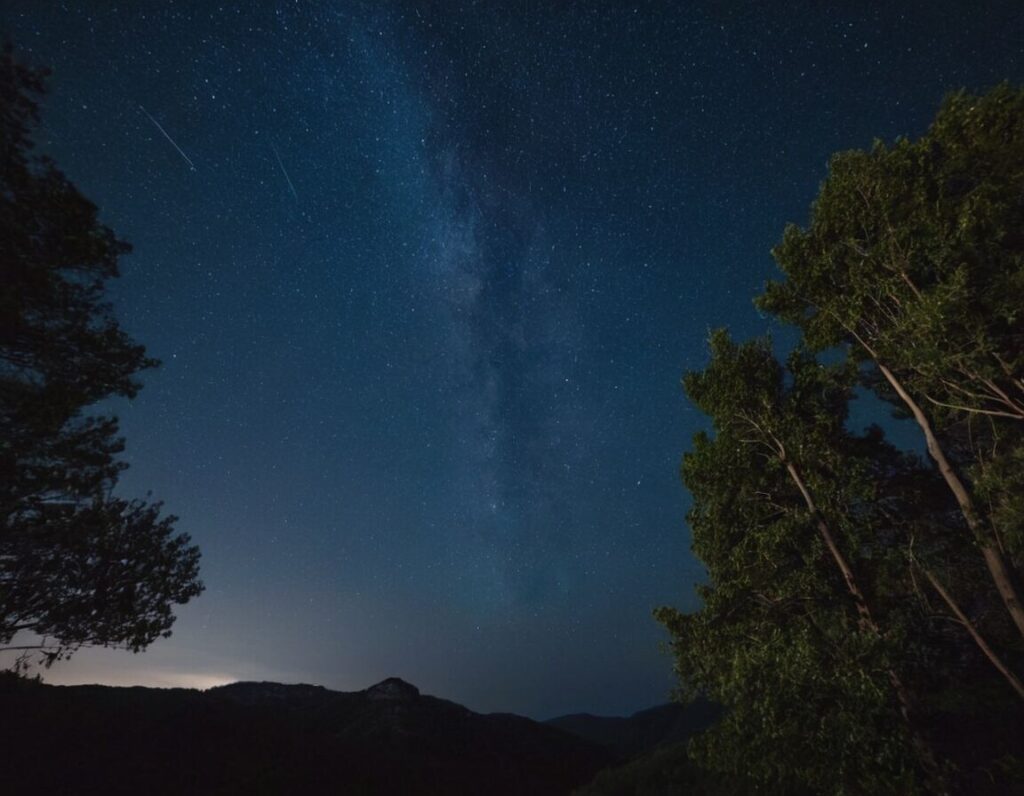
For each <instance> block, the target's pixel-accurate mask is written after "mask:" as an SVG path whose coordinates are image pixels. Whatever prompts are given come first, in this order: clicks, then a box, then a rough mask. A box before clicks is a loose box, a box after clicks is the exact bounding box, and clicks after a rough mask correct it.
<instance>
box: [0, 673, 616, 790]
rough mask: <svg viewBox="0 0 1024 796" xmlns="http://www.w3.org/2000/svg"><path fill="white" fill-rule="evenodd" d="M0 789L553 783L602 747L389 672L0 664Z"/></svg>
mask: <svg viewBox="0 0 1024 796" xmlns="http://www.w3.org/2000/svg"><path fill="white" fill-rule="evenodd" d="M0 715H2V716H3V717H4V720H3V721H0V753H2V757H3V759H4V761H5V762H4V763H3V766H2V772H0V782H2V783H3V786H4V790H5V792H11V793H15V792H22V790H24V792H45V793H103V794H116V793H133V794H135V793H150V794H151V793H188V794H204V793H238V794H243V793H244V794H260V793H307V792H310V793H312V792H327V793H345V794H446V795H454V794H487V795H488V796H497V795H499V794H527V793H528V794H566V793H569V792H570V791H571V790H572V789H574V788H576V787H578V786H581V785H583V784H585V783H586V782H589V781H590V780H591V779H592V778H593V777H594V775H595V773H596V772H597V771H598V770H600V769H601V768H603V767H605V766H606V765H608V764H609V763H610V762H612V759H613V754H612V753H611V752H610V751H609V750H608V749H605V748H602V747H600V746H598V745H596V744H593V743H590V742H588V741H586V740H584V739H582V738H579V737H576V736H574V735H571V734H569V733H567V732H564V731H562V730H560V729H558V728H557V727H554V726H548V725H545V724H541V723H538V722H535V721H532V720H530V719H527V718H523V717H521V716H515V715H511V714H488V715H483V714H479V713H474V712H473V711H471V710H468V709H467V708H464V707H462V706H461V705H457V704H455V703H453V702H448V701H446V700H443V699H437V698H435V697H431V696H423V695H421V694H420V693H419V691H418V690H417V689H416V688H415V687H414V686H412V685H410V684H409V683H406V682H404V681H402V680H399V679H396V678H392V679H388V680H385V681H383V682H381V683H378V684H377V685H375V686H373V687H372V688H368V689H366V690H365V691H357V692H340V691H330V690H328V689H326V688H322V687H319V686H310V685H281V684H279V683H235V684H232V685H227V686H223V687H220V688H214V689H210V690H209V691H193V690H187V689H151V688H138V687H137V688H110V687H105V686H49V685H43V684H39V683H35V682H32V681H24V680H18V679H16V678H14V677H0Z"/></svg>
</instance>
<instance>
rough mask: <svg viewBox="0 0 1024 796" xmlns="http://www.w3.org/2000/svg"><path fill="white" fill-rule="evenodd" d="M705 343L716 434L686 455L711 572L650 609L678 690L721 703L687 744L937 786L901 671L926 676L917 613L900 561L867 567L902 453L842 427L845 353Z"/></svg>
mask: <svg viewBox="0 0 1024 796" xmlns="http://www.w3.org/2000/svg"><path fill="white" fill-rule="evenodd" d="M711 352H712V359H711V363H710V365H709V366H708V368H707V369H706V370H705V371H703V372H700V373H690V374H687V376H686V378H685V379H684V384H685V387H686V391H687V393H688V395H689V396H690V398H691V400H692V401H693V402H694V403H695V404H696V405H697V406H698V407H699V408H700V409H702V410H703V411H704V412H706V413H707V414H708V415H710V417H711V419H712V422H713V427H714V436H713V437H712V436H710V435H708V434H704V433H701V434H698V435H697V436H696V437H695V438H694V446H693V450H692V451H691V452H689V453H687V454H686V456H685V457H684V461H683V468H682V475H683V480H684V482H685V484H686V486H687V487H688V488H689V490H690V491H691V493H692V495H693V506H692V509H691V511H690V513H689V514H688V517H687V519H688V521H689V524H690V527H691V530H692V533H693V549H694V551H695V552H696V553H697V555H698V556H699V558H700V559H701V560H702V561H703V562H704V563H705V564H706V566H707V567H708V574H709V578H710V585H708V586H705V587H702V588H701V589H700V593H701V597H702V598H703V607H702V608H701V610H700V611H698V612H697V613H695V614H691V615H683V614H680V613H678V612H677V611H674V610H672V609H660V610H659V612H658V613H657V616H658V618H659V619H660V620H661V621H662V622H664V623H665V624H666V625H667V627H668V628H669V630H670V633H671V635H672V639H673V641H672V647H673V650H674V652H675V660H676V668H677V672H678V674H679V675H680V678H681V681H682V684H683V687H684V690H686V691H688V692H689V693H691V694H692V693H696V692H704V693H706V694H707V695H708V696H710V697H711V698H712V699H715V700H717V701H719V702H721V703H722V704H723V705H724V706H725V708H726V715H725V718H724V720H723V721H722V723H721V724H720V725H719V726H717V727H716V728H714V729H713V730H712V731H711V732H710V733H708V734H707V735H706V737H704V738H703V739H701V740H700V741H699V742H698V743H697V744H696V749H695V752H696V754H697V758H698V760H700V761H701V762H703V763H704V764H705V765H708V766H709V767H710V768H711V769H712V770H716V771H720V772H729V771H744V772H747V773H748V774H750V775H751V776H752V777H753V778H755V779H757V780H760V781H761V782H763V783H765V784H766V785H772V786H774V787H778V788H780V789H781V790H782V791H783V792H792V791H793V790H794V789H797V788H809V789H811V790H812V791H814V792H823V791H836V792H839V791H843V790H846V789H849V790H853V791H855V792H879V793H881V792H900V793H905V792H911V791H913V790H915V789H920V788H922V787H923V786H924V784H925V783H926V782H930V783H931V785H930V787H931V789H932V790H941V789H942V788H943V787H944V786H942V785H941V781H942V772H941V771H940V768H939V766H938V764H937V762H936V760H935V755H934V753H933V752H932V750H931V748H930V747H929V745H928V743H927V742H926V741H925V739H924V738H923V736H922V732H921V717H920V716H919V715H918V710H917V708H918V706H917V705H916V704H915V701H914V698H913V696H912V689H911V688H910V687H908V685H907V678H908V677H909V678H912V679H914V680H915V684H917V685H919V684H920V681H922V680H924V679H928V678H931V677H934V673H932V674H929V673H928V665H927V664H926V662H927V661H930V660H932V659H933V657H934V656H933V655H932V654H931V653H932V647H934V643H933V640H932V639H931V638H930V637H929V635H928V633H927V632H926V630H927V628H926V626H927V624H928V622H927V617H925V616H924V615H923V614H922V612H921V611H920V610H919V607H918V604H917V603H916V601H914V602H909V603H908V602H907V600H906V597H907V596H908V594H910V593H911V591H912V585H911V583H910V580H909V578H906V577H904V578H902V579H896V580H895V581H893V580H892V579H891V578H890V579H887V580H884V581H883V579H881V578H880V577H879V575H880V574H881V573H886V572H887V571H889V570H891V569H893V568H896V569H899V563H898V562H899V561H904V560H905V556H904V554H903V552H902V546H901V545H900V544H899V541H898V539H897V537H896V536H895V535H894V533H893V532H892V528H891V526H890V523H889V522H888V521H887V519H886V518H885V517H884V515H883V514H882V513H881V512H879V511H878V509H877V506H878V505H879V497H880V495H879V488H878V483H879V481H880V480H881V473H882V471H890V472H891V471H894V470H898V469H900V467H901V466H902V465H901V457H900V455H899V454H898V453H897V452H896V451H895V450H893V449H892V448H891V447H889V446H888V445H886V444H885V442H884V440H883V439H882V438H881V435H880V432H878V431H877V430H873V431H872V432H871V433H870V434H869V435H868V436H866V437H856V436H854V435H851V434H850V433H849V432H848V431H847V430H846V429H845V427H844V421H845V419H846V417H847V401H848V399H849V396H850V391H851V389H852V387H853V385H854V383H855V371H854V370H852V369H851V368H849V367H831V368H830V367H824V366H822V365H820V364H818V363H817V362H815V361H814V360H813V359H811V358H810V357H808V356H807V355H805V354H802V353H799V352H798V353H796V354H794V355H793V356H792V357H790V359H789V362H788V363H787V366H786V367H783V366H782V365H781V364H779V363H778V362H777V361H776V359H775V358H774V356H773V355H772V352H771V346H770V343H769V342H768V341H766V340H759V341H753V342H750V343H745V344H742V345H736V344H735V343H733V342H732V341H731V340H730V339H729V337H728V335H727V334H726V333H725V332H722V331H720V332H716V333H715V334H714V335H713V336H712V338H711ZM903 570H904V572H905V571H906V568H905V567H904V568H903Z"/></svg>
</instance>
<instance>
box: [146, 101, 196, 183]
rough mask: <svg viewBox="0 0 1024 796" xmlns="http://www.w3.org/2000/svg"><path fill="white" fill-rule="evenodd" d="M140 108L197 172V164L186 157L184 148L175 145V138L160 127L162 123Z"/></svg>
mask: <svg viewBox="0 0 1024 796" xmlns="http://www.w3.org/2000/svg"><path fill="white" fill-rule="evenodd" d="M139 107H140V108H142V112H143V113H144V114H146V116H148V117H149V120H150V121H151V122H153V124H155V125H156V129H157V130H159V131H160V132H161V133H163V134H164V138H166V139H167V140H168V141H170V142H171V146H172V147H174V148H175V149H177V150H178V154H179V155H181V156H182V157H183V158H185V162H186V163H188V166H189V168H190V169H192V171H195V170H196V164H195V163H193V162H192V159H191V158H190V157H189V156H188V155H186V154H185V152H184V151H183V150H182V148H181V147H180V146H178V145H177V144H176V143H175V141H174V139H173V138H171V137H170V136H169V135H168V134H167V131H166V130H165V129H164V128H163V127H161V126H160V122H158V121H157V120H156V119H154V118H153V116H152V114H150V112H149V111H147V110H146V109H145V108H143V107H142V105H139Z"/></svg>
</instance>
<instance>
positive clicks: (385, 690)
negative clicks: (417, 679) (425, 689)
mask: <svg viewBox="0 0 1024 796" xmlns="http://www.w3.org/2000/svg"><path fill="white" fill-rule="evenodd" d="M365 693H366V695H367V696H368V697H369V698H370V699H395V700H408V699H416V697H418V696H419V695H420V690H419V689H418V688H417V687H416V686H414V685H412V684H411V683H407V682H405V680H403V679H401V678H400V677H389V678H388V679H387V680H381V681H380V682H379V683H377V685H371V686H370V687H369V688H367V689H366V692H365Z"/></svg>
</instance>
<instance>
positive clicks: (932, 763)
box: [780, 454, 949, 794]
mask: <svg viewBox="0 0 1024 796" xmlns="http://www.w3.org/2000/svg"><path fill="white" fill-rule="evenodd" d="M780 458H781V459H782V463H783V464H785V465H786V471H787V472H788V473H789V477H790V478H791V479H792V480H793V483H794V484H796V487H797V489H799V490H800V494H801V495H803V498H804V503H806V504H807V509H808V511H810V512H811V514H812V515H813V516H814V520H815V524H816V525H817V526H818V533H820V534H821V538H822V539H823V540H824V541H825V546H826V547H828V550H829V553H831V554H832V559H833V560H834V561H835V563H836V566H837V567H839V571H840V572H841V573H842V574H843V580H844V581H845V582H846V589H847V591H848V592H849V593H850V596H851V597H852V598H853V602H854V605H855V606H856V607H857V614H858V616H859V624H860V626H861V628H863V629H865V630H868V631H869V632H871V633H872V634H873V635H875V636H877V637H879V638H881V636H882V631H881V630H880V629H879V627H878V623H877V622H875V619H874V617H873V616H872V615H871V609H870V608H869V607H868V602H867V599H866V598H865V597H864V592H862V591H861V589H860V586H859V585H858V584H857V579H856V578H855V577H854V574H853V568H852V567H851V566H850V562H849V561H847V560H846V556H844V555H843V552H842V551H841V550H840V549H839V546H838V545H837V544H836V539H835V536H834V535H833V534H832V529H831V528H830V527H829V524H828V523H827V522H826V521H825V517H824V516H822V514H821V512H820V511H818V507H817V505H815V503H814V498H813V497H812V496H811V493H810V490H809V489H808V488H807V485H806V484H805V483H804V480H803V478H802V477H801V476H800V472H799V470H797V469H796V465H794V464H793V463H792V462H791V461H788V460H787V459H786V457H785V455H784V454H780ZM886 674H887V675H888V677H889V683H890V684H891V685H892V688H893V691H894V692H895V694H896V700H897V701H898V702H899V707H900V715H901V716H902V717H903V721H904V722H905V723H906V725H907V731H908V732H909V733H910V740H911V743H912V744H913V745H914V750H915V751H916V752H917V756H918V759H919V760H920V762H921V767H922V768H923V769H924V773H925V776H926V777H927V778H928V781H929V787H930V788H931V790H932V792H933V793H937V794H945V793H948V792H949V788H948V787H947V786H946V783H945V781H944V778H943V776H942V771H941V769H940V767H939V765H938V763H937V762H936V760H935V755H934V754H933V752H932V749H931V747H930V746H929V745H928V743H927V742H926V741H925V740H924V738H923V737H922V736H921V734H920V733H919V732H918V730H917V727H916V726H915V724H914V721H913V710H912V708H911V704H912V703H911V699H910V693H909V692H908V691H907V687H906V686H905V685H904V684H903V680H902V679H901V678H900V676H899V674H897V673H896V670H895V669H891V668H890V669H888V670H887V671H886Z"/></svg>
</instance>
